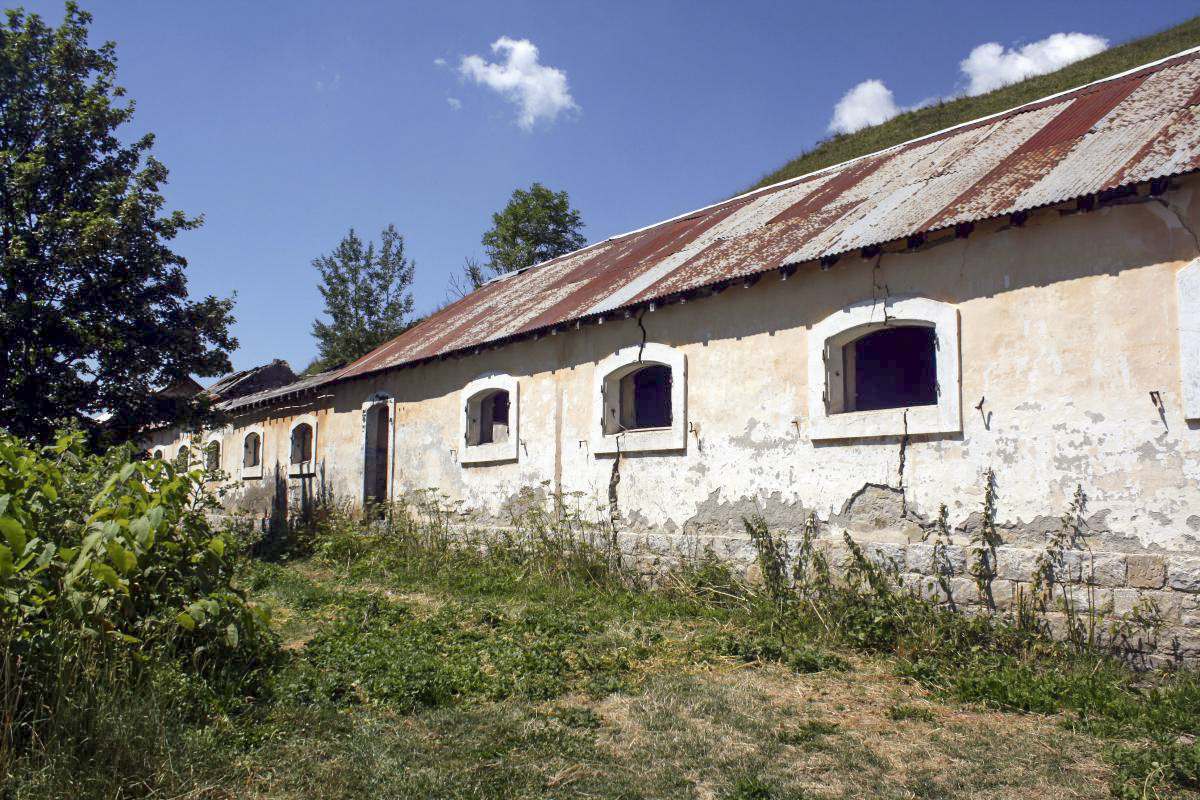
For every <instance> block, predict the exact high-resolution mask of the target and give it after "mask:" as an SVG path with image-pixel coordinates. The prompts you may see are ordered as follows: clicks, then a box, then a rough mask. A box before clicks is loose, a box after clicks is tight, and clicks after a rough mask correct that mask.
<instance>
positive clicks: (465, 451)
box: [458, 372, 521, 464]
mask: <svg viewBox="0 0 1200 800" xmlns="http://www.w3.org/2000/svg"><path fill="white" fill-rule="evenodd" d="M519 389H520V382H519V381H518V380H517V379H516V378H514V377H513V376H512V375H507V374H505V373H502V372H490V373H486V374H484V375H480V376H479V377H477V378H475V380H473V381H471V382H470V383H468V384H467V385H466V386H464V387H463V390H462V391H461V392H460V393H459V403H458V420H459V424H458V441H459V444H461V445H462V450H461V451H460V454H459V458H458V461H459V463H460V464H485V463H504V462H513V461H517V460H519V458H520V453H521V436H520V433H521V428H520V420H521V398H520V392H519ZM496 391H503V392H508V439H507V440H506V441H503V442H487V443H486V444H468V443H467V442H468V439H467V433H468V429H469V427H470V422H469V417H470V415H471V408H472V405H473V404H474V403H477V402H478V401H479V400H480V399H481V398H482V397H484V396H485V395H487V394H490V393H491V392H496Z"/></svg>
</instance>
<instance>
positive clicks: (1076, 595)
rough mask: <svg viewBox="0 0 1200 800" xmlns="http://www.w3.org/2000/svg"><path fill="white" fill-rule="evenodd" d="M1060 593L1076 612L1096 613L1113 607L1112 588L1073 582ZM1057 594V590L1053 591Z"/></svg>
mask: <svg viewBox="0 0 1200 800" xmlns="http://www.w3.org/2000/svg"><path fill="white" fill-rule="evenodd" d="M1065 588H1066V591H1065V592H1064V593H1063V594H1062V595H1061V596H1063V597H1065V598H1066V599H1067V600H1068V601H1069V602H1070V603H1071V604H1072V605H1073V606H1074V608H1075V611H1076V613H1080V614H1086V613H1087V612H1088V611H1089V610H1090V611H1094V612H1095V613H1097V614H1104V613H1108V612H1109V611H1111V609H1112V607H1113V590H1112V589H1105V588H1103V587H1099V586H1081V585H1079V584H1074V585H1071V586H1067V587H1065ZM1055 594H1056V595H1057V594H1058V593H1057V592H1056V593H1055Z"/></svg>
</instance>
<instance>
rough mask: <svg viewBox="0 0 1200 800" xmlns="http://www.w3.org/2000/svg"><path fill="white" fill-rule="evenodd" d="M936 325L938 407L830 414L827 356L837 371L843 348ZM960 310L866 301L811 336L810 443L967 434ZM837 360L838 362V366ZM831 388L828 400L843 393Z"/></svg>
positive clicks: (900, 300)
mask: <svg viewBox="0 0 1200 800" xmlns="http://www.w3.org/2000/svg"><path fill="white" fill-rule="evenodd" d="M885 323H886V324H889V325H893V324H894V325H904V324H910V325H911V324H918V325H922V324H923V325H930V326H932V327H933V329H934V331H935V336H936V337H937V385H938V402H937V405H928V406H912V407H910V408H885V409H879V410H877V411H849V412H844V413H829V405H828V403H827V398H826V395H827V387H826V383H827V380H828V376H827V374H826V355H827V351H828V354H829V357H830V359H831V361H830V365H831V368H832V369H831V371H834V372H836V373H837V375H838V376H840V375H841V370H840V368H839V367H838V365H839V364H840V359H841V346H842V345H843V344H845V343H846V342H848V341H851V340H853V339H856V338H858V337H859V336H861V335H863V334H864V333H867V332H868V331H870V330H871V329H873V328H880V327H883V325H884V324H885ZM958 342H959V321H958V309H957V308H955V307H954V306H952V305H950V304H948V303H942V302H939V301H937V300H930V299H928V298H925V297H887V298H883V299H882V300H865V301H863V302H861V303H855V304H854V305H850V306H847V307H845V308H843V309H842V310H841V311H836V312H834V313H833V314H830V315H829V316H828V317H826V318H825V319H823V320H821V321H820V322H818V323H817V324H816V325H814V326H813V327H812V329H811V330H810V331H809V335H808V417H809V438H811V439H812V440H813V441H822V440H829V439H858V438H864V437H876V436H903V435H904V434H905V433H908V434H924V433H958V432H960V431H961V430H962V400H961V395H962V389H961V376H960V374H959V373H960V367H959V343H958ZM832 359H836V361H833V360H832ZM840 390H841V387H840V386H831V387H829V389H828V394H829V395H830V396H833V395H834V394H836V393H839V392H840Z"/></svg>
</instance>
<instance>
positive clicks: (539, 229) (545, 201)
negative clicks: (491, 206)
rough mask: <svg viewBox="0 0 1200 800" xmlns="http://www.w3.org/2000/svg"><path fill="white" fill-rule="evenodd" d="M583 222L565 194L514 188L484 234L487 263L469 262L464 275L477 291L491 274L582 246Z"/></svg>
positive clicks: (542, 188)
mask: <svg viewBox="0 0 1200 800" xmlns="http://www.w3.org/2000/svg"><path fill="white" fill-rule="evenodd" d="M582 229H583V220H582V219H580V216H579V211H578V210H577V209H574V208H571V201H570V199H569V198H568V197H567V193H566V192H554V191H551V190H550V189H547V188H546V187H545V186H542V184H540V183H534V184H533V185H532V186H530V187H529V191H525V190H524V189H517V190H515V191H514V192H513V193H512V197H511V198H510V199H509V201H508V205H506V206H505V207H504V210H503V211H500V212H497V213H495V214H492V228H491V230H489V231H488V232H487V233H485V234H483V247H484V249H485V250H486V251H487V256H488V261H487V263H486V264H476V263H475V262H473V261H470V260H468V261H467V264H466V266H465V267H464V270H463V272H464V275H465V277H466V280H467V282H468V283H470V284H471V285H472V286H473V287H474V288H479V287H480V286H481V285H483V282H484V281H486V280H487V279H488V278H490V277H492V276H494V275H502V274H504V273H506V272H512V271H513V270H517V269H523V268H524V267H532V266H533V265H534V264H540V263H541V262H543V261H548V260H550V259H551V258H555V257H556V256H561V255H564V254H566V253H570V252H571V251H573V250H578V249H579V248H581V247H583V245H584V243H585V242H586V241H587V240H586V239H584V237H583V234H582V233H580V231H581V230H582Z"/></svg>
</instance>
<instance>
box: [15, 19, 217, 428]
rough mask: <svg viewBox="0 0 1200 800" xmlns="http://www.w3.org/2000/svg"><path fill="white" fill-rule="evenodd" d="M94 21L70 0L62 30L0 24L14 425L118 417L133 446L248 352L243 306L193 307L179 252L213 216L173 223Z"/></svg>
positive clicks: (188, 412)
mask: <svg viewBox="0 0 1200 800" xmlns="http://www.w3.org/2000/svg"><path fill="white" fill-rule="evenodd" d="M90 22H91V16H90V15H89V14H87V13H86V12H84V11H81V10H80V9H79V8H78V7H77V6H75V5H74V4H73V3H68V4H67V6H66V14H65V17H64V20H63V23H62V25H61V26H60V27H58V28H57V29H54V28H51V27H48V26H47V25H46V24H45V23H44V22H43V21H42V19H41V18H40V17H38V16H37V15H36V14H28V15H26V14H25V12H23V11H20V10H17V11H8V12H6V21H5V22H4V23H0V420H3V421H4V424H5V425H6V426H8V427H10V428H11V429H12V430H13V431H15V432H17V433H18V434H21V435H23V436H26V437H32V438H40V439H45V438H47V437H48V436H49V434H50V432H51V430H52V429H53V427H54V425H55V424H56V422H57V421H59V420H62V419H64V418H68V419H69V418H74V419H76V420H79V421H80V422H82V423H83V424H85V425H87V426H89V427H91V428H92V430H93V431H94V432H95V431H98V430H100V429H99V428H98V426H96V425H95V423H94V421H93V418H94V417H95V416H96V415H98V414H101V413H102V412H106V411H107V412H110V413H111V415H112V416H111V419H110V422H109V423H108V425H107V426H105V428H104V429H103V430H105V431H106V432H108V433H111V434H114V435H117V436H124V435H129V434H132V433H134V432H136V431H138V430H140V429H142V428H144V427H145V426H147V425H152V424H156V423H167V422H173V421H179V420H181V419H186V418H188V417H190V416H194V415H200V414H202V413H203V411H204V409H203V406H202V402H201V401H198V400H197V399H196V398H186V397H179V396H167V394H169V393H166V394H159V393H156V392H155V389H156V388H159V387H166V386H169V385H171V384H173V383H175V382H176V381H179V380H182V379H184V378H186V377H187V376H188V375H190V374H194V375H199V376H202V377H203V376H213V375H218V374H220V373H222V372H225V371H228V370H229V369H230V364H229V356H228V353H229V351H230V350H232V349H233V348H235V347H237V341H236V340H235V339H233V338H232V337H231V336H230V334H229V325H230V323H232V322H233V317H232V316H231V311H232V308H233V301H232V299H219V298H216V297H207V298H205V299H204V300H201V301H199V302H192V301H190V300H189V299H188V295H187V279H186V276H185V274H184V269H185V267H186V262H185V261H184V259H183V258H182V257H181V256H179V255H178V254H176V253H174V252H173V251H172V250H171V249H170V248H169V246H168V243H169V242H170V241H171V240H172V239H174V238H175V236H176V235H177V234H178V233H179V232H180V231H185V230H189V229H192V228H195V227H197V226H198V225H199V224H200V220H199V219H198V218H194V217H187V216H185V215H184V214H183V213H182V212H180V211H173V212H169V213H163V205H164V200H163V197H162V195H161V194H160V193H159V186H160V185H161V184H162V183H163V182H165V181H166V178H167V169H166V167H164V166H163V165H162V164H161V163H160V162H159V161H157V160H156V159H155V158H153V157H152V156H151V155H150V149H151V146H152V145H153V142H154V137H153V135H151V134H146V135H144V136H142V137H141V138H138V139H136V140H134V141H133V142H132V143H131V144H124V143H122V141H121V140H120V139H119V138H118V136H117V133H116V131H117V129H118V128H120V127H121V126H122V125H124V124H125V123H127V122H129V121H130V119H131V118H132V116H133V107H134V104H133V102H132V101H128V100H123V99H122V98H124V95H125V92H124V90H123V89H121V88H120V87H119V86H116V85H115V84H114V79H115V76H116V63H117V62H116V55H115V54H116V48H115V45H114V44H113V43H112V42H108V43H106V44H104V45H103V46H101V47H99V48H98V49H92V48H91V47H89V46H88V30H87V27H88V24H89V23H90Z"/></svg>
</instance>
